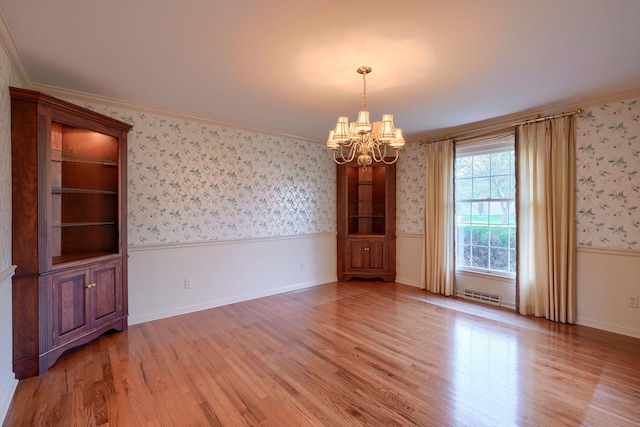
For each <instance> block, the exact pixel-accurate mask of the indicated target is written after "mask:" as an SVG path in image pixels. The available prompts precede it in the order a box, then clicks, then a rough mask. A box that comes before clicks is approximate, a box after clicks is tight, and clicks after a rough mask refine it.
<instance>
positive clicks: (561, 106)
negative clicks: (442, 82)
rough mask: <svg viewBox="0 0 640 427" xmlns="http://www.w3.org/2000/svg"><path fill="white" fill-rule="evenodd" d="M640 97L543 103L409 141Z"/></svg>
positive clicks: (483, 129)
mask: <svg viewBox="0 0 640 427" xmlns="http://www.w3.org/2000/svg"><path fill="white" fill-rule="evenodd" d="M636 97H640V88H638V89H633V90H630V91H625V92H617V93H612V94H608V95H598V96H593V97H590V98H583V99H581V100H578V101H577V100H571V101H563V102H557V103H553V104H548V105H543V106H540V107H536V108H531V109H528V110H525V111H520V112H518V113H513V114H508V115H505V116H500V117H494V118H491V119H487V120H481V121H478V122H473V123H467V124H464V125H460V126H453V127H449V128H443V129H435V130H432V131H428V132H423V133H420V134H415V135H410V136H409V137H408V138H405V139H406V140H407V143H409V142H424V141H429V140H436V139H441V138H455V137H458V138H459V137H461V136H465V135H468V134H473V133H482V132H490V131H494V130H499V129H502V128H506V127H511V126H514V125H515V123H518V122H522V121H525V120H530V119H534V118H536V117H539V116H547V115H553V114H558V113H561V112H564V111H572V110H576V109H578V108H582V109H583V110H585V111H586V110H587V109H588V108H590V107H593V106H596V105H600V104H604V103H607V102H613V101H620V100H623V99H629V98H636Z"/></svg>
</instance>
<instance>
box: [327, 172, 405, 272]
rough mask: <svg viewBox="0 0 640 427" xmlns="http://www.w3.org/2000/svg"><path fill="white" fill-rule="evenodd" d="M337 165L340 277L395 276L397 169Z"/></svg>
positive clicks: (338, 262) (338, 261) (338, 263)
mask: <svg viewBox="0 0 640 427" xmlns="http://www.w3.org/2000/svg"><path fill="white" fill-rule="evenodd" d="M395 166H396V165H395V164H391V165H387V164H384V163H382V164H380V163H376V164H373V165H371V166H367V168H366V169H365V170H363V169H362V167H361V166H359V165H358V164H357V163H356V162H355V161H353V162H351V163H347V164H344V165H338V167H337V216H338V218H337V220H338V224H337V229H338V248H337V249H338V250H337V252H338V260H337V265H338V280H349V279H352V278H355V277H358V278H362V279H372V278H381V279H383V280H385V281H387V282H393V281H395V279H396V168H395Z"/></svg>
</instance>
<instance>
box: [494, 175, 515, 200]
mask: <svg viewBox="0 0 640 427" xmlns="http://www.w3.org/2000/svg"><path fill="white" fill-rule="evenodd" d="M510 178H511V177H510V176H508V175H501V176H494V177H493V178H492V179H491V198H492V199H505V198H507V197H509V194H510V193H511V179H510Z"/></svg>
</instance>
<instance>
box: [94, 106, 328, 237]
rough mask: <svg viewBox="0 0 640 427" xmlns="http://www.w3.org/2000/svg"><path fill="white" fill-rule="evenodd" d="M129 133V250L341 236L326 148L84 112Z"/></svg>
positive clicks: (145, 117)
mask: <svg viewBox="0 0 640 427" xmlns="http://www.w3.org/2000/svg"><path fill="white" fill-rule="evenodd" d="M83 105H84V106H85V107H87V108H90V109H92V110H94V111H97V112H99V113H102V114H105V115H108V116H111V117H113V118H116V119H118V120H121V121H124V122H127V123H130V124H132V125H133V126H134V127H133V129H132V130H131V132H130V133H129V138H128V144H129V146H128V190H127V191H128V239H129V245H130V246H135V245H143V244H154V243H174V242H191V241H202V240H222V239H243V238H260V237H275V236H288V235H299V234H313V233H333V232H335V228H336V227H335V216H336V214H335V191H336V190H335V164H334V163H333V161H332V160H331V157H330V155H329V153H328V152H327V150H326V147H325V146H324V145H323V144H318V143H315V142H308V141H302V140H296V139H293V138H285V137H279V136H270V135H265V134H260V133H256V132H251V131H245V130H237V129H233V128H229V127H224V126H219V125H216V124H211V123H206V122H199V121H196V120H185V119H176V118H171V117H165V116H159V115H155V114H147V113H144V112H137V111H128V110H119V109H116V108H111V107H106V106H99V105H94V104H83Z"/></svg>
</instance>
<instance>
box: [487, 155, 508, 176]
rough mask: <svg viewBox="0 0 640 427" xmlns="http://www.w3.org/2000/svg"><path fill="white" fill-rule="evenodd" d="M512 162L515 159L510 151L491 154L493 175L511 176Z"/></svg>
mask: <svg viewBox="0 0 640 427" xmlns="http://www.w3.org/2000/svg"><path fill="white" fill-rule="evenodd" d="M512 162H513V159H512V158H511V152H509V151H504V152H502V153H493V154H491V174H492V175H509V174H510V173H511V164H512Z"/></svg>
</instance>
